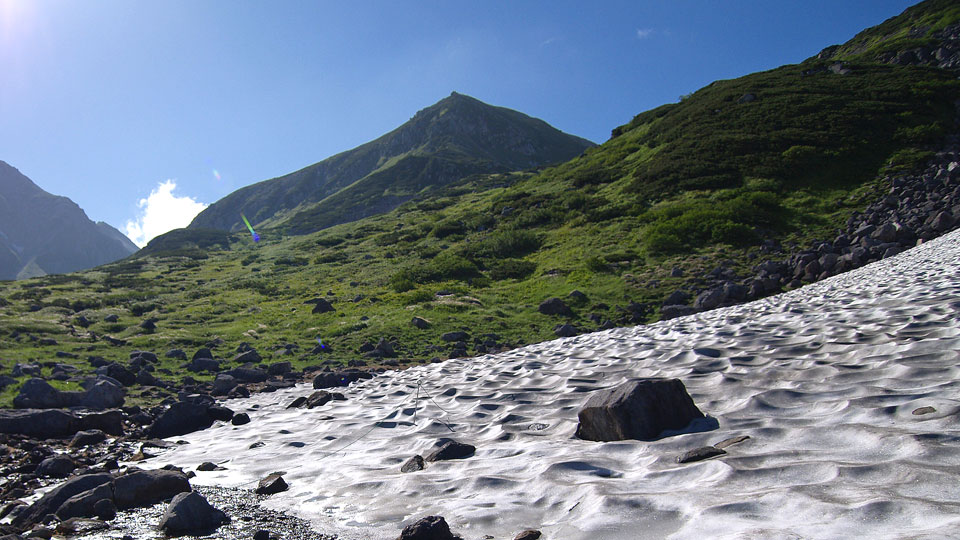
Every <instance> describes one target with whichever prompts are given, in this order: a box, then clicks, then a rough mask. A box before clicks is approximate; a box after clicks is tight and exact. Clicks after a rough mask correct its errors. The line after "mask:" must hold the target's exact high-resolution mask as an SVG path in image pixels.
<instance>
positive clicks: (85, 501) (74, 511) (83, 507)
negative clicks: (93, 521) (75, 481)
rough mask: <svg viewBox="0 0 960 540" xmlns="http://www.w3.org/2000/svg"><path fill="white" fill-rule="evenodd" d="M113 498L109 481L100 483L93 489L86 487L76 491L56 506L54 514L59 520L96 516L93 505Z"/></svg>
mask: <svg viewBox="0 0 960 540" xmlns="http://www.w3.org/2000/svg"><path fill="white" fill-rule="evenodd" d="M112 499H113V488H112V487H111V486H110V483H109V482H108V483H106V484H101V485H99V486H97V487H95V488H93V489H88V490H87V491H84V492H83V493H78V494H76V495H74V496H73V497H70V498H69V499H67V500H66V501H64V503H63V504H61V505H60V508H57V511H56V516H57V518H59V519H60V521H66V520H68V519H70V518H75V517H85V518H92V517H95V516H96V512H95V511H94V509H93V508H94V506H95V505H96V504H97V503H98V502H100V501H102V500H108V501H111V500H112Z"/></svg>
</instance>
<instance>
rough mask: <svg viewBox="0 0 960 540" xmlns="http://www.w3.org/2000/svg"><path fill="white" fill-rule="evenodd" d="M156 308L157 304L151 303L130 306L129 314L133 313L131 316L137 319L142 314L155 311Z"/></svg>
mask: <svg viewBox="0 0 960 540" xmlns="http://www.w3.org/2000/svg"><path fill="white" fill-rule="evenodd" d="M157 307H158V306H157V304H155V303H153V302H146V303H142V304H133V305H132V306H130V313H133V316H134V317H139V316H141V315H143V314H144V313H149V312H151V311H153V310H155V309H157Z"/></svg>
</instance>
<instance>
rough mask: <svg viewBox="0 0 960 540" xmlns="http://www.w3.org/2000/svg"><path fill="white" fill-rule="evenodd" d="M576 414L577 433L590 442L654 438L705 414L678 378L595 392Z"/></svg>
mask: <svg viewBox="0 0 960 540" xmlns="http://www.w3.org/2000/svg"><path fill="white" fill-rule="evenodd" d="M578 416H579V420H580V423H579V425H578V426H577V432H576V435H577V437H579V438H581V439H586V440H590V441H621V440H626V439H638V440H644V441H650V440H656V439H657V438H660V436H661V434H662V433H663V432H664V431H665V430H680V429H683V428H685V427H687V426H688V425H690V423H691V422H692V421H694V420H696V419H698V418H703V417H704V415H703V413H702V412H700V409H698V408H697V406H696V405H695V404H694V403H693V399H692V398H691V397H690V395H689V394H687V390H686V388H685V387H684V385H683V382H681V381H680V379H653V378H645V379H635V380H632V381H627V382H625V383H623V384H621V385H620V386H617V387H614V388H608V389H605V390H599V391H596V392H594V393H593V395H591V396H590V399H588V400H587V403H586V404H585V405H584V407H583V408H582V409H581V410H580V412H579V414H578Z"/></svg>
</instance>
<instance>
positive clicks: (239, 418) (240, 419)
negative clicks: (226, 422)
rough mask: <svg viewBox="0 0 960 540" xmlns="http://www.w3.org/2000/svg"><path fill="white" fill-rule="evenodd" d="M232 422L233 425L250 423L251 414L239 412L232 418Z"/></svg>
mask: <svg viewBox="0 0 960 540" xmlns="http://www.w3.org/2000/svg"><path fill="white" fill-rule="evenodd" d="M230 423H231V424H233V425H235V426H242V425H244V424H249V423H250V415H249V414H247V413H239V414H236V415H234V417H233V418H231V419H230Z"/></svg>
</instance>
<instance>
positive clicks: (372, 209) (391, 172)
mask: <svg viewBox="0 0 960 540" xmlns="http://www.w3.org/2000/svg"><path fill="white" fill-rule="evenodd" d="M591 146H594V144H593V143H592V142H590V141H588V140H586V139H581V138H579V137H574V136H572V135H568V134H566V133H563V132H561V131H559V130H557V129H556V128H554V127H552V126H550V125H549V124H547V123H546V122H544V121H543V120H539V119H536V118H531V117H530V116H527V115H525V114H523V113H520V112H517V111H514V110H511V109H507V108H505V107H496V106H493V105H489V104H486V103H484V102H482V101H480V100H478V99H476V98H473V97H471V96H467V95H465V94H461V93H458V92H451V93H450V95H449V96H447V97H445V98H443V99H441V100H440V101H438V102H436V103H434V104H433V105H430V106H429V107H426V108H424V109H421V110H420V111H418V112H417V113H416V114H415V115H414V116H413V118H411V119H410V120H409V121H408V122H406V123H405V124H403V125H401V126H399V127H398V128H396V129H394V130H393V131H391V132H390V133H387V134H386V135H383V136H382V137H380V138H378V139H376V140H373V141H370V142H368V143H366V144H363V145H361V146H358V147H357V148H354V149H353V150H348V151H346V152H343V153H341V154H337V155H335V156H333V157H330V158H327V159H325V160H323V161H321V162H319V163H315V164H313V165H310V166H309V167H306V168H304V169H301V170H299V171H296V172H293V173H291V174H288V175H286V176H282V177H280V178H275V179H273V180H267V181H264V182H260V183H258V184H254V185H252V186H247V187H245V188H242V189H240V190H238V191H235V192H233V193H231V194H230V195H228V196H226V197H224V198H223V199H221V200H220V201H217V202H216V203H214V204H212V205H210V206H209V207H207V208H206V209H205V210H204V211H203V212H201V213H200V214H199V215H198V216H197V217H196V218H194V220H193V222H192V223H191V224H190V227H192V228H199V227H203V228H212V229H220V230H240V229H241V228H242V227H243V225H242V224H241V223H240V214H241V213H243V214H244V215H246V216H247V217H248V218H252V220H253V221H254V222H255V224H256V223H262V222H264V221H267V222H268V224H269V225H283V226H284V227H285V228H286V229H287V230H288V231H291V232H296V233H307V232H312V231H315V230H319V229H321V228H325V227H329V226H332V225H336V224H338V223H346V222H350V221H355V220H357V219H361V218H363V217H366V216H369V215H373V214H376V213H381V212H387V211H389V210H392V209H393V208H396V207H397V206H398V205H400V204H401V203H403V202H405V201H407V200H409V199H411V198H412V197H414V196H415V195H416V194H417V193H420V192H422V191H423V190H424V189H431V188H435V187H442V186H446V185H449V184H451V183H453V182H456V181H458V180H460V179H461V178H465V177H467V176H469V175H472V174H477V173H496V172H507V171H514V170H524V169H530V168H534V167H540V166H543V165H547V164H551V163H557V162H561V161H566V160H568V159H571V158H573V157H575V156H577V155H580V154H581V153H582V152H583V151H584V150H585V149H586V148H589V147H591Z"/></svg>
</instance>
